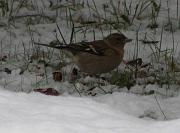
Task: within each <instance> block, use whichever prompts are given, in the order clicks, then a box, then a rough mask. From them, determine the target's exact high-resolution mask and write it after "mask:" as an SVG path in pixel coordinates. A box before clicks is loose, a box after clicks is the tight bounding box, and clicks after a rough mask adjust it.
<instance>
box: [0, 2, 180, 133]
mask: <svg viewBox="0 0 180 133" xmlns="http://www.w3.org/2000/svg"><path fill="white" fill-rule="evenodd" d="M49 1H52V2H53V4H54V5H52V6H58V4H60V3H56V2H57V0H41V1H36V0H32V1H31V2H30V3H33V4H34V7H35V8H32V9H31V7H29V8H26V7H24V8H22V9H20V10H19V12H14V13H13V16H14V19H15V22H14V23H13V24H12V25H9V24H8V18H7V16H6V17H4V18H3V17H2V16H0V17H1V19H0V42H1V46H0V58H2V57H3V56H7V61H5V62H3V61H1V60H0V133H32V132H34V133H145V132H147V133H178V132H179V130H180V104H179V101H180V96H179V94H180V90H179V85H171V86H170V89H169V88H166V87H164V86H162V88H160V87H159V86H158V85H156V84H154V85H146V86H143V85H136V86H133V87H132V88H131V90H129V91H127V88H118V87H117V86H115V85H111V84H109V83H108V82H105V83H103V85H104V86H102V89H103V90H104V91H106V92H108V93H112V94H105V93H104V91H102V89H100V88H99V87H95V88H94V89H93V90H92V91H91V93H92V94H93V95H92V96H91V95H89V91H87V90H89V88H88V87H89V86H88V85H89V84H90V85H91V84H93V85H94V84H98V83H97V82H98V81H97V79H94V78H92V77H88V76H86V77H85V78H83V79H82V81H83V83H84V84H86V85H87V86H86V85H84V84H81V83H76V84H71V83H69V82H68V79H70V78H69V77H70V76H71V75H70V74H69V73H70V72H71V71H72V68H73V67H74V64H69V65H66V66H65V67H63V69H62V70H63V74H64V75H63V81H62V82H54V81H53V80H52V71H53V69H54V68H53V67H52V68H51V67H47V68H46V69H47V73H46V74H47V75H48V76H47V79H45V76H42V75H43V74H44V73H45V72H44V71H45V70H44V69H45V68H44V64H40V65H39V64H38V65H37V62H33V63H29V62H28V58H29V57H30V56H31V55H33V52H34V50H36V48H35V47H33V46H32V45H31V43H32V42H31V39H32V38H31V36H30V34H32V35H33V39H34V40H35V42H41V43H46V44H48V43H49V42H51V41H52V40H55V39H56V34H57V38H58V39H59V40H60V41H62V38H61V35H60V33H59V32H58V29H57V26H56V24H58V25H59V27H60V29H61V31H62V33H63V36H64V38H65V40H66V42H69V41H70V36H71V30H72V29H71V27H70V26H69V24H67V23H69V22H68V21H67V19H68V18H67V16H66V9H60V11H59V16H58V17H57V18H56V20H54V21H47V23H46V20H44V19H43V18H42V22H41V21H40V20H38V19H37V20H38V21H39V22H36V21H35V20H36V19H35V20H34V21H32V23H33V24H32V25H27V24H26V23H27V22H26V19H22V17H23V16H26V15H39V14H40V13H42V12H43V15H45V16H48V17H50V18H54V17H55V16H56V15H57V14H56V11H55V10H51V9H50V8H49V6H50V3H49ZM72 1H74V0H72ZM82 1H84V3H85V7H84V8H83V7H79V10H75V11H73V13H72V15H73V16H72V17H74V19H75V18H79V19H81V20H82V21H89V20H92V21H98V20H99V18H97V17H98V16H97V14H96V12H95V11H94V10H93V9H89V7H88V6H87V5H86V4H87V2H88V3H89V5H91V6H92V7H93V8H94V3H93V1H91V0H90V1H89V0H78V2H79V3H81V2H82ZM118 1H119V0H113V1H112V2H114V5H115V6H118V4H117V2H118ZM125 1H126V2H127V4H130V2H131V1H132V0H125ZM125 1H124V2H125ZM138 1H139V0H134V1H132V11H131V14H130V15H129V19H132V17H133V15H134V14H133V13H134V11H135V6H136V4H137V2H138ZM9 2H10V1H9ZM61 2H62V3H61V4H67V0H66V1H65V0H62V1H61ZM63 2H64V3H63ZM95 2H96V4H97V5H96V6H97V9H98V12H99V15H102V16H104V10H103V8H102V7H103V4H106V5H108V6H109V8H108V9H107V14H106V15H107V18H108V17H110V16H111V15H110V12H111V11H112V7H111V6H112V5H111V4H112V3H111V2H110V1H109V0H95ZM161 2H162V3H161V4H162V5H161V6H162V7H161V10H160V13H159V16H158V19H157V23H158V24H159V27H158V28H157V29H156V30H150V29H148V28H147V25H148V24H150V23H151V22H150V21H151V20H149V19H148V16H151V13H152V9H151V6H150V7H148V8H147V9H146V10H145V11H144V12H143V13H142V15H141V17H142V18H141V20H139V19H134V23H133V25H131V26H130V27H126V28H127V29H126V30H121V32H122V33H123V34H125V35H126V36H127V37H129V38H132V39H133V41H132V43H129V44H127V45H126V46H125V55H124V59H125V60H131V59H134V56H135V55H136V51H135V49H136V45H135V44H136V43H137V42H136V41H137V40H136V37H137V30H138V28H139V25H141V27H140V29H139V31H138V35H139V40H142V39H144V37H145V34H146V33H147V34H146V35H147V39H149V40H154V41H160V38H161V30H162V29H161V27H162V26H164V25H166V24H168V23H169V18H168V8H169V11H170V19H171V21H172V23H173V27H172V28H173V30H174V33H173V34H172V33H171V32H170V29H168V28H171V27H168V26H167V27H165V28H164V29H165V30H164V32H163V35H162V46H161V50H162V51H163V50H167V49H169V50H172V48H173V47H175V53H173V54H174V55H173V56H174V57H175V61H177V64H178V66H179V64H180V63H179V59H180V47H179V43H180V37H179V36H180V32H179V27H178V24H179V20H177V18H176V17H177V16H176V15H177V5H176V4H177V3H176V2H177V1H176V0H174V1H173V0H169V1H168V2H169V3H168V4H169V7H168V6H167V1H165V0H164V1H161ZM30 3H29V4H30ZM18 4H19V3H18V1H15V5H14V8H16V7H17V6H19V5H18ZM121 4H123V1H121ZM179 4H180V2H179ZM31 6H32V5H31ZM121 6H122V5H121ZM90 10H92V11H91V12H89V11H90ZM120 11H121V12H124V9H123V8H122V9H120ZM36 23H38V24H36ZM75 25H76V26H77V27H78V26H79V23H78V22H77V23H76V24H75ZM80 26H81V25H80ZM86 28H87V29H86ZM86 28H82V29H76V30H77V31H78V32H77V33H76V35H75V37H74V40H73V41H74V42H80V41H92V40H93V39H94V38H93V37H94V36H93V32H92V29H88V28H89V27H86ZM102 29H103V31H101V30H100V29H98V28H93V30H94V32H95V37H96V39H102V38H103V37H105V36H106V35H108V34H109V33H110V31H109V30H108V28H107V27H106V26H104V27H102ZM111 32H117V31H116V30H112V31H111ZM173 39H174V44H173ZM138 43H139V44H138V45H139V48H138V50H139V53H138V57H139V58H142V59H143V61H144V62H145V63H149V62H151V63H154V64H153V65H154V67H155V69H156V67H157V69H159V68H162V67H163V65H164V64H165V62H164V59H160V62H159V64H158V63H157V62H155V60H154V58H153V55H152V53H153V49H152V48H150V46H149V45H148V44H147V45H146V44H143V43H142V42H141V41H138ZM23 44H24V46H23ZM173 45H174V46H173ZM153 48H154V52H155V53H156V52H157V51H156V50H157V49H156V48H155V47H153ZM44 50H45V52H46V53H47V56H50V57H52V58H49V59H48V61H47V62H50V63H51V64H52V66H53V65H54V66H56V65H57V64H58V63H59V60H65V62H69V59H67V58H64V57H63V53H60V52H59V51H58V50H52V49H46V48H44V47H43V48H42V47H41V48H40V49H39V52H42V51H44ZM164 56H165V55H163V54H162V57H161V58H163V57H164ZM161 60H162V61H161ZM156 63H157V64H156ZM166 63H167V62H166ZM27 67H28V70H26V71H25V72H24V73H23V74H20V72H21V71H22V70H24V69H26V68H27ZM120 67H122V68H120ZM124 67H125V66H123V65H122V64H121V65H120V66H119V69H120V70H121V69H124ZM5 68H9V69H10V70H12V72H11V74H7V73H6V72H4V69H5ZM37 68H38V70H37ZM164 73H165V72H164ZM68 74H69V75H68ZM109 75H110V76H111V74H109ZM162 75H163V74H162ZM107 76H108V75H107ZM141 80H143V82H144V80H146V79H141ZM75 86H76V88H77V89H78V90H79V91H80V92H81V95H82V97H79V94H78V93H77V91H76V90H75ZM36 87H40V88H41V87H42V88H43V87H44V88H46V87H52V88H54V89H56V90H57V91H58V92H59V93H60V94H61V95H60V96H46V95H43V94H40V93H37V92H33V89H35V88H36ZM93 87H94V86H93ZM144 90H145V91H147V92H148V91H151V90H155V94H153V95H142V94H143V91H144ZM162 111H163V112H162ZM164 115H165V116H164ZM165 118H166V119H165Z"/></svg>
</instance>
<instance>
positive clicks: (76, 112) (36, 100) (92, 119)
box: [0, 87, 180, 133]
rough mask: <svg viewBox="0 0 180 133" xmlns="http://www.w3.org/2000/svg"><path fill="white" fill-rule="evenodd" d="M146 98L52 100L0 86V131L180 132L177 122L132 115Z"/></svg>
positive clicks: (69, 98) (146, 105)
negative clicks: (14, 91)
mask: <svg viewBox="0 0 180 133" xmlns="http://www.w3.org/2000/svg"><path fill="white" fill-rule="evenodd" d="M98 99H101V100H100V101H105V102H104V103H103V102H100V101H99V100H98ZM140 99H141V100H140ZM142 99H144V100H142ZM145 99H146V98H144V97H138V96H135V95H133V94H127V93H114V94H112V95H105V96H103V98H100V97H97V98H96V99H92V98H87V97H86V98H85V97H82V98H80V97H72V96H58V97H56V96H54V97H53V96H52V97H51V96H46V95H41V94H39V93H30V94H26V93H13V92H10V91H6V90H4V89H3V88H2V87H1V88H0V114H1V115H0V132H2V133H31V132H34V133H52V132H53V133H59V132H61V133H84V132H86V133H102V132H103V133H119V132H123V133H144V132H146V133H177V132H178V131H179V130H180V120H179V119H177V120H171V121H158V122H157V121H154V120H146V119H141V118H137V117H135V115H134V114H131V113H130V112H139V111H140V110H141V109H143V108H148V107H150V106H149V105H148V104H146V103H147V99H146V100H145ZM173 99H174V100H172V103H175V102H177V101H178V100H180V97H176V98H173ZM175 99H176V100H175ZM143 104H144V105H143ZM141 106H142V107H141ZM143 106H144V107H143ZM140 112H142V111H140Z"/></svg>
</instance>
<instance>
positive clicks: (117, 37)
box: [105, 33, 132, 46]
mask: <svg viewBox="0 0 180 133" xmlns="http://www.w3.org/2000/svg"><path fill="white" fill-rule="evenodd" d="M105 40H107V41H108V42H109V43H111V44H114V45H116V44H118V45H122V46H124V45H125V44H126V43H128V42H131V41H132V39H128V38H127V37H126V36H125V35H123V34H122V33H113V34H110V35H108V36H107V37H106V38H105Z"/></svg>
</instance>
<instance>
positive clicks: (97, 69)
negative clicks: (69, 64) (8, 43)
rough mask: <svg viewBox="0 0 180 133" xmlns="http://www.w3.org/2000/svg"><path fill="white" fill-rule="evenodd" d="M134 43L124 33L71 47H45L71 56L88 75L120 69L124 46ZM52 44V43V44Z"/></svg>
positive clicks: (57, 45) (70, 45) (71, 45)
mask: <svg viewBox="0 0 180 133" xmlns="http://www.w3.org/2000/svg"><path fill="white" fill-rule="evenodd" d="M130 41H132V39H128V38H127V37H126V36H125V35H123V34H122V33H113V34H110V35H108V36H107V37H105V38H104V39H103V40H95V41H91V42H80V43H75V44H69V45H65V46H64V45H59V44H58V42H56V45H47V44H40V43H35V44H38V45H43V46H47V47H52V48H56V49H62V50H65V51H67V52H68V53H70V54H71V57H72V59H73V61H74V63H75V64H76V65H77V66H78V67H79V68H80V71H82V72H85V73H88V74H101V73H107V72H110V71H111V70H113V69H115V68H116V67H118V65H119V64H120V63H121V62H122V60H123V56H124V46H125V44H126V43H127V42H130ZM50 44H51V43H50Z"/></svg>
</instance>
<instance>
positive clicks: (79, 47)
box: [35, 40, 104, 56]
mask: <svg viewBox="0 0 180 133" xmlns="http://www.w3.org/2000/svg"><path fill="white" fill-rule="evenodd" d="M100 41H101V40H100ZM35 44H36V45H41V46H46V47H51V48H56V49H66V50H68V51H71V52H72V53H73V54H76V53H77V54H78V53H79V52H87V53H90V54H94V55H98V56H103V55H104V48H103V47H101V46H100V44H98V41H94V42H79V43H74V44H69V45H62V44H60V45H59V44H58V42H57V43H56V45H51V43H50V45H48V44H42V43H37V42H35ZM53 44H54V43H53Z"/></svg>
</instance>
